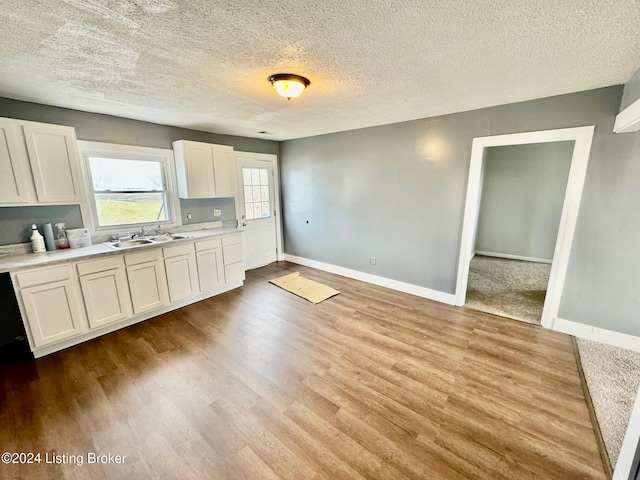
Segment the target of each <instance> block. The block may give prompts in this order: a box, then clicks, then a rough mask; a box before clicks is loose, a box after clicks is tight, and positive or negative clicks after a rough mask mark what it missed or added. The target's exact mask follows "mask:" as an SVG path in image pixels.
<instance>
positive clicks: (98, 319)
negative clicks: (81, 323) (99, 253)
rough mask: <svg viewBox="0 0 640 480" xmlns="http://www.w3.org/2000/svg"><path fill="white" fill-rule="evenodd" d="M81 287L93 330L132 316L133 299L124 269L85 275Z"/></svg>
mask: <svg viewBox="0 0 640 480" xmlns="http://www.w3.org/2000/svg"><path fill="white" fill-rule="evenodd" d="M80 285H81V286H82V296H83V297H84V305H85V307H86V309H87V317H88V319H89V325H90V326H91V328H96V327H100V326H102V325H107V324H109V323H113V322H117V321H118V320H124V319H126V318H129V317H130V316H131V299H130V298H129V289H128V287H127V278H126V275H125V273H124V268H115V269H113V270H107V271H104V272H98V273H92V274H90V275H83V276H81V277H80Z"/></svg>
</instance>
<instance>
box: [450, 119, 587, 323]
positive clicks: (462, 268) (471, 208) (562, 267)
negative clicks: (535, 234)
mask: <svg viewBox="0 0 640 480" xmlns="http://www.w3.org/2000/svg"><path fill="white" fill-rule="evenodd" d="M593 130H594V126H588V127H576V128H566V129H559V130H546V131H539V132H527V133H517V134H510V135H498V136H492V137H479V138H475V139H474V140H473V146H472V150H471V165H470V169H469V182H468V186H467V198H466V203H465V211H464V220H463V227H462V238H461V243H460V257H459V262H458V279H457V284H456V301H455V303H456V305H458V306H463V305H465V302H466V296H467V287H468V281H469V268H470V265H471V260H472V258H473V256H474V253H475V247H476V242H475V240H476V235H477V232H478V217H479V214H480V202H481V196H482V186H483V180H484V173H485V168H486V162H485V159H486V157H487V155H486V153H487V149H489V148H491V147H500V146H513V145H531V144H540V143H550V142H573V152H572V155H571V165H570V168H569V174H568V180H567V184H566V189H565V192H564V200H563V203H562V211H561V214H560V225H559V227H558V233H557V236H556V239H555V248H554V249H553V256H552V259H551V268H550V272H549V280H548V286H547V292H546V297H545V300H544V306H543V309H542V315H541V324H542V326H544V327H546V328H553V323H554V321H555V319H556V318H557V315H558V309H559V306H560V299H561V296H562V289H563V288H564V281H565V277H566V272H567V266H568V263H569V253H570V251H571V244H572V241H573V234H574V231H575V226H576V220H577V216H578V209H579V206H580V199H581V197H582V189H583V184H584V178H585V174H586V169H587V163H588V160H589V153H590V150H591V141H592V138H593Z"/></svg>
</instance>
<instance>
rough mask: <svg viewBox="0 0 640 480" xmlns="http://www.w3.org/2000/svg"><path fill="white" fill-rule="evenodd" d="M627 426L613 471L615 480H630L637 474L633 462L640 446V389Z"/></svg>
mask: <svg viewBox="0 0 640 480" xmlns="http://www.w3.org/2000/svg"><path fill="white" fill-rule="evenodd" d="M627 425H628V426H627V432H626V433H625V435H624V440H623V441H622V447H621V448H620V455H618V463H616V467H615V470H614V471H613V480H629V479H631V478H632V477H631V475H633V474H635V473H636V472H632V471H631V469H632V468H633V467H634V464H633V461H634V458H635V455H636V451H637V449H638V445H640V389H638V393H637V395H636V401H635V403H634V405H633V410H631V416H630V417H629V423H628V424H627Z"/></svg>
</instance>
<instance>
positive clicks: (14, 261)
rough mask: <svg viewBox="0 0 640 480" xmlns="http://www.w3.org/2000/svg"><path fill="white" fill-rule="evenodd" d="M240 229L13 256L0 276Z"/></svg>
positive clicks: (0, 261) (0, 264)
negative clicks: (124, 245) (154, 240)
mask: <svg viewBox="0 0 640 480" xmlns="http://www.w3.org/2000/svg"><path fill="white" fill-rule="evenodd" d="M242 232H243V230H242V229H237V228H215V229H208V230H192V231H188V232H180V233H183V234H184V235H187V236H188V238H183V239H180V240H173V241H170V242H157V243H150V244H148V245H137V246H135V247H127V248H115V247H109V246H107V244H108V242H106V243H97V244H95V245H91V246H88V247H81V248H72V249H64V250H55V251H51V252H46V253H44V252H43V253H21V254H17V255H7V256H5V257H0V273H7V272H9V273H11V272H17V271H20V270H26V269H30V268H35V267H44V266H49V265H56V264H61V263H71V262H78V261H84V260H90V259H94V258H98V257H108V256H115V255H123V254H128V253H134V252H140V251H142V250H149V249H153V248H166V247H172V246H174V245H182V244H184V243H187V242H193V241H197V240H201V239H204V238H210V237H217V236H222V235H232V234H234V233H242Z"/></svg>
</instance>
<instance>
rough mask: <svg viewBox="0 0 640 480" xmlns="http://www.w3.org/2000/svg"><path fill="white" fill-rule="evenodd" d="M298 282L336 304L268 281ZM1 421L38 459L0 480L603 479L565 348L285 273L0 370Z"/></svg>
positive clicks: (475, 315) (254, 275) (392, 296)
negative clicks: (327, 293)
mask: <svg viewBox="0 0 640 480" xmlns="http://www.w3.org/2000/svg"><path fill="white" fill-rule="evenodd" d="M293 271H300V272H301V273H302V274H303V275H304V276H306V277H308V278H310V279H312V280H316V281H319V282H323V283H325V284H327V285H329V286H332V287H334V288H336V289H338V290H340V291H341V292H342V293H341V294H340V295H337V296H335V297H333V298H331V299H329V300H327V301H325V302H323V303H321V304H318V305H312V304H311V303H309V302H307V301H305V300H303V299H301V298H298V297H296V296H294V295H293V294H291V293H289V292H286V291H284V290H282V289H280V288H278V287H276V286H274V285H271V284H269V283H268V280H269V279H271V278H274V277H277V276H281V275H284V274H286V273H289V272H293ZM0 409H1V410H0V450H1V452H33V453H40V454H41V458H42V463H40V464H29V465H13V464H12V465H3V464H0V478H3V479H4V478H7V479H16V478H21V479H29V480H33V479H58V478H60V479H102V478H109V479H137V480H140V479H151V478H153V479H180V480H185V479H219V480H226V479H236V480H249V479H269V480H276V479H290V480H305V479H313V480H320V479H331V480H335V479H345V480H347V479H348V480H358V479H375V480H383V479H390V480H401V479H433V480H439V479H443V480H445V479H446V480H456V479H485V478H486V479H493V478H496V479H509V480H514V479H534V478H536V479H547V480H562V479H567V480H568V479H571V480H574V479H598V480H600V479H605V478H606V477H605V473H604V469H603V466H602V463H601V460H600V455H599V453H598V447H597V444H596V440H595V437H594V433H593V429H592V425H591V422H590V418H589V413H588V411H587V407H586V404H585V399H584V396H583V392H582V387H581V385H580V378H579V376H578V372H577V368H576V362H575V358H574V355H573V351H572V346H571V340H570V337H569V336H566V335H563V334H560V333H555V332H550V331H547V330H544V329H542V328H540V327H538V326H534V325H529V324H525V323H521V322H517V321H512V320H508V319H504V318H500V317H497V316H492V315H489V314H485V313H482V312H478V311H474V310H471V309H465V308H456V307H450V306H447V305H443V304H439V303H435V302H431V301H428V300H424V299H421V298H418V297H414V296H411V295H406V294H402V293H398V292H395V291H391V290H386V289H384V288H380V287H376V286H372V285H368V284H365V283H361V282H357V281H354V280H350V279H346V278H344V277H339V276H336V275H332V274H328V273H325V272H321V271H317V270H313V269H309V268H305V267H301V266H298V265H293V264H290V263H285V262H281V263H275V264H272V265H269V266H267V267H264V268H260V269H257V270H253V271H250V272H247V281H246V284H245V286H244V287H243V288H241V289H237V290H234V291H232V292H228V293H225V294H223V295H220V296H217V297H214V298H211V299H208V300H205V301H202V302H199V303H197V304H194V305H191V306H188V307H186V308H182V309H180V310H177V311H175V312H171V313H168V314H165V315H162V316H159V317H157V318H155V319H152V320H149V321H146V322H143V323H140V324H137V325H134V326H131V327H128V328H126V329H123V330H120V331H118V332H115V333H112V334H109V335H106V336H104V337H101V338H98V339H95V340H93V341H90V342H87V343H84V344H82V345H78V346H76V347H72V348H69V349H67V350H65V351H62V352H58V353H56V354H52V355H49V356H47V357H44V358H41V359H39V360H37V361H34V362H31V363H27V364H18V365H8V364H5V365H2V366H1V367H0ZM1 452H0V453H1ZM54 453H55V454H57V455H60V456H61V457H62V458H65V457H64V455H76V456H81V457H82V460H83V464H82V466H77V465H76V463H66V464H64V463H63V464H51V463H50V464H45V463H44V460H45V455H48V456H49V459H51V458H53V457H52V455H53V454H54ZM89 453H97V454H99V455H107V454H109V453H110V454H112V455H126V458H125V459H124V463H122V464H102V465H97V464H87V458H88V454H89ZM67 458H71V457H67ZM76 458H77V457H76Z"/></svg>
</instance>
